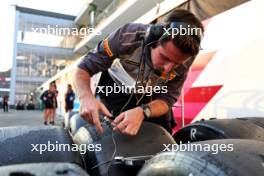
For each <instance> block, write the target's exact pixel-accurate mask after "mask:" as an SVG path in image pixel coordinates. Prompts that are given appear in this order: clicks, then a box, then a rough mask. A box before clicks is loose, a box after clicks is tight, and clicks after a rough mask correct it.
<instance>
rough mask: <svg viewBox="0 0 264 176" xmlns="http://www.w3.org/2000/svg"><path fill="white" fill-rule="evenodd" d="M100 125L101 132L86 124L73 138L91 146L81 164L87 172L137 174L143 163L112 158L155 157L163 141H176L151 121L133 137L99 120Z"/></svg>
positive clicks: (97, 173)
mask: <svg viewBox="0 0 264 176" xmlns="http://www.w3.org/2000/svg"><path fill="white" fill-rule="evenodd" d="M102 126H103V128H104V133H103V134H102V135H100V134H98V132H97V131H96V129H95V127H94V126H91V125H89V124H87V125H85V126H84V127H81V128H80V129H79V130H78V131H77V133H76V134H75V135H74V137H73V140H74V142H75V143H77V144H79V145H83V144H85V145H86V146H87V145H90V149H87V151H86V152H85V153H83V160H84V164H85V167H86V170H87V172H88V173H89V174H90V175H98V176H104V175H109V176H111V175H112V176H113V175H118V176H123V175H125V176H130V175H136V174H137V172H138V171H139V169H140V168H141V167H142V165H140V164H139V165H132V166H131V165H127V164H124V163H118V162H115V158H116V157H124V158H126V157H138V156H154V155H156V154H157V153H159V152H161V151H163V150H164V144H175V141H174V139H173V138H172V136H171V135H170V134H169V133H168V132H167V131H166V130H165V129H163V128H162V127H160V126H158V125H156V124H154V123H149V122H144V123H143V124H142V126H141V128H140V130H139V132H138V134H137V135H136V136H126V135H122V134H121V133H118V132H113V131H112V129H111V126H110V125H109V124H107V123H102ZM92 147H94V150H93V148H92Z"/></svg>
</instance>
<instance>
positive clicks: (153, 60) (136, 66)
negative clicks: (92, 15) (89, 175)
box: [74, 9, 204, 135]
mask: <svg viewBox="0 0 264 176" xmlns="http://www.w3.org/2000/svg"><path fill="white" fill-rule="evenodd" d="M190 27H191V29H196V31H198V32H196V33H192V34H189V33H188V34H184V35H182V34H181V33H177V35H174V34H175V31H179V29H180V28H182V29H184V28H185V29H187V28H190ZM197 29H199V30H197ZM203 31H204V29H203V26H202V24H201V22H200V21H199V20H198V19H197V18H196V17H195V16H194V15H193V14H192V13H190V12H189V11H187V10H183V9H176V10H174V11H172V12H171V13H170V14H169V15H167V17H166V19H165V20H164V21H163V23H160V24H152V25H150V24H139V23H128V24H125V25H124V26H122V27H120V28H119V29H117V30H116V31H114V32H112V33H111V34H110V35H108V36H107V37H106V38H105V39H104V40H102V41H100V42H99V43H98V45H97V48H96V50H95V51H93V52H89V53H88V54H87V55H86V57H84V58H83V59H82V60H81V62H80V63H79V65H78V68H77V69H76V71H75V75H74V86H75V89H76V93H77V95H78V98H79V101H80V115H81V117H82V118H84V119H85V120H86V121H88V122H89V123H90V124H93V125H95V127H96V129H97V130H98V131H99V132H100V133H103V128H102V125H101V123H100V119H99V114H100V113H102V114H104V115H106V116H108V117H115V116H116V117H115V119H114V120H113V122H112V123H113V125H114V126H115V127H114V130H118V131H120V132H121V133H123V134H127V135H136V134H137V133H138V130H139V129H140V126H141V124H142V122H143V121H144V120H147V121H151V122H154V123H157V124H159V125H161V126H163V127H164V128H165V129H167V130H168V131H169V132H171V131H172V129H171V128H172V126H171V124H172V123H171V122H172V120H173V117H172V111H171V107H172V106H173V104H174V103H175V102H176V100H177V98H178V97H179V95H180V93H181V89H182V86H183V83H184V81H185V79H186V76H187V72H188V70H189V68H190V66H191V64H192V63H193V61H194V58H195V56H196V55H197V54H198V52H199V49H200V42H201V37H202V34H203ZM185 32H186V31H185ZM98 72H102V74H101V78H100V81H99V83H98V87H99V88H100V91H98V89H97V91H96V92H97V94H96V97H100V99H97V98H96V97H95V96H94V95H93V94H92V91H91V88H90V80H91V79H90V78H91V77H92V76H93V75H94V74H96V73H98ZM116 85H118V86H121V87H122V86H127V87H131V86H132V87H133V86H134V87H135V89H134V90H136V91H131V92H129V93H127V92H125V93H124V92H121V93H114V92H113V91H112V92H113V93H110V94H109V92H107V95H106V92H105V90H106V88H107V90H108V88H111V87H116ZM140 86H141V87H144V88H145V89H144V90H147V88H146V87H151V86H152V89H151V90H152V91H153V90H163V86H166V91H163V92H158V93H157V91H156V92H154V93H152V94H151V96H148V94H146V93H149V92H146V91H145V92H144V91H137V90H140V89H139V87H140ZM157 86H158V87H157ZM103 88H105V89H103ZM109 90H113V89H109ZM110 112H111V113H110Z"/></svg>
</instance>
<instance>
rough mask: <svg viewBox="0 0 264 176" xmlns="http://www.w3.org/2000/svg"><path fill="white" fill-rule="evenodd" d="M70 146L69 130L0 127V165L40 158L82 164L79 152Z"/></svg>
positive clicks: (34, 161) (38, 127)
mask: <svg viewBox="0 0 264 176" xmlns="http://www.w3.org/2000/svg"><path fill="white" fill-rule="evenodd" d="M72 146H73V141H72V138H71V136H70V134H69V133H68V132H67V131H66V130H65V129H63V128H61V127H55V126H36V127H29V126H16V127H3V128H0V151H1V152H0V166H5V165H11V164H24V163H40V162H69V163H76V164H78V165H80V166H82V160H81V157H80V154H79V152H78V150H72V148H71V147H72ZM76 148H77V147H76Z"/></svg>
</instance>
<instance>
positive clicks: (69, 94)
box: [65, 84, 75, 112]
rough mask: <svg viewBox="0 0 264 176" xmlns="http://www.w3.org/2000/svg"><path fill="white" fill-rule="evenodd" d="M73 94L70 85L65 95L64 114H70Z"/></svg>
mask: <svg viewBox="0 0 264 176" xmlns="http://www.w3.org/2000/svg"><path fill="white" fill-rule="evenodd" d="M74 99H75V93H74V92H73V90H72V85H71V84H68V86H67V92H66V93H65V112H71V111H72V109H73V104H74Z"/></svg>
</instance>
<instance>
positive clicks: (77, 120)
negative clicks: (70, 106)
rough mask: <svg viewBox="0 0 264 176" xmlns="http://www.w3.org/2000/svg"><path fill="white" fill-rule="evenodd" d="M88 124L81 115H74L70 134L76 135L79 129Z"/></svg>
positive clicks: (71, 120)
mask: <svg viewBox="0 0 264 176" xmlns="http://www.w3.org/2000/svg"><path fill="white" fill-rule="evenodd" d="M85 124H87V122H86V121H85V120H84V119H83V118H81V116H80V114H79V113H78V114H74V115H73V116H72V117H71V119H70V132H71V133H72V135H74V134H75V133H76V132H77V130H78V129H79V128H81V127H82V126H84V125H85Z"/></svg>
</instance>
